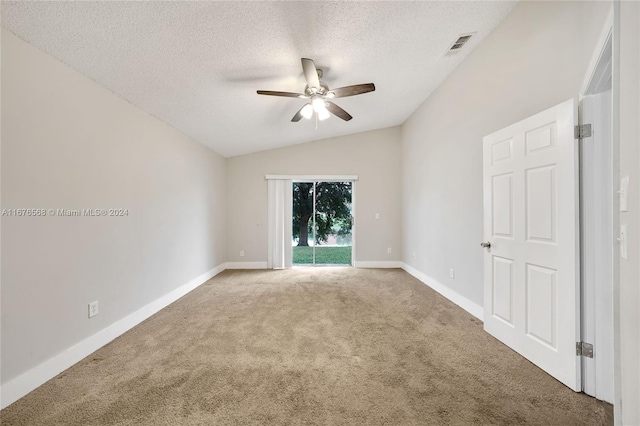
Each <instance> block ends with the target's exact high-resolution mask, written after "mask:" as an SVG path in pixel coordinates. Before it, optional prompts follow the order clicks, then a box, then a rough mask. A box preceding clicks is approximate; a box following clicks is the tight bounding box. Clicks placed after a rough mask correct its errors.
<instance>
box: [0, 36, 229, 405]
mask: <svg viewBox="0 0 640 426" xmlns="http://www.w3.org/2000/svg"><path fill="white" fill-rule="evenodd" d="M1 136H2V164H1V167H2V168H1V170H2V178H1V182H2V208H3V209H11V208H45V209H49V208H53V209H57V208H60V209H77V208H124V209H128V211H129V213H128V216H126V217H51V216H48V217H6V216H5V217H2V277H1V278H2V353H1V359H2V384H3V392H4V385H6V384H7V382H11V381H12V380H14V379H16V378H17V377H18V376H20V375H22V374H23V373H27V372H28V371H33V370H32V369H34V367H36V366H38V365H40V364H41V363H43V362H44V361H46V360H48V359H50V358H52V357H54V356H56V355H58V354H60V353H61V352H63V351H65V350H67V349H68V348H70V347H71V346H73V345H74V344H76V343H79V342H81V341H83V340H84V339H87V338H89V337H90V336H92V335H94V334H96V333H98V332H99V331H100V330H103V329H105V328H106V327H107V326H109V325H111V324H113V323H115V322H117V321H119V320H121V319H122V318H124V317H125V316H127V315H129V314H131V313H133V312H135V311H137V310H139V309H140V308H141V307H143V306H145V305H147V304H149V303H150V302H152V301H154V300H156V299H158V298H160V297H161V296H163V295H166V294H167V293H169V292H172V291H174V290H175V289H177V288H178V287H180V286H181V285H183V284H185V283H187V282H189V281H190V280H193V279H194V278H196V277H198V276H201V275H202V274H205V273H207V272H209V271H211V270H212V269H214V268H216V267H217V266H218V265H221V264H224V262H225V250H226V240H225V236H226V233H225V228H224V227H225V220H226V218H225V213H226V209H225V197H226V193H225V191H226V184H225V173H226V167H225V160H224V159H223V158H222V157H220V156H219V155H217V154H216V153H214V152H213V151H211V150H209V149H207V148H205V147H203V146H202V145H200V144H198V143H196V142H194V141H193V140H191V139H189V138H188V137H186V136H185V135H183V134H182V133H180V132H178V131H177V130H175V129H173V128H171V127H169V126H168V125H166V124H164V123H162V122H160V121H159V120H157V119H156V118H154V117H152V116H150V115H148V114H147V113H145V112H143V111H141V110H140V109H138V108H136V107H134V106H132V105H131V104H129V103H127V102H126V101H124V100H123V99H121V98H119V97H117V96H115V95H114V94H113V93H111V92H109V91H108V90H106V89H104V88H102V87H100V86H98V85H97V84H96V83H94V82H93V81H91V80H89V79H88V78H86V77H84V76H83V75H81V74H79V73H78V72H76V71H74V70H73V69H71V68H69V67H67V66H66V65H64V64H62V63H61V62H59V61H57V60H56V59H54V58H53V57H51V56H49V55H47V54H45V53H43V52H41V51H39V50H37V49H35V48H34V47H32V46H31V45H29V44H27V43H25V42H23V41H21V40H19V39H17V38H16V37H15V36H14V35H13V34H11V33H9V32H7V31H5V30H3V31H2V135H1ZM94 300H98V301H99V309H100V313H99V315H98V316H96V317H94V318H92V319H88V315H87V304H88V303H89V302H91V301H94ZM3 402H4V401H3ZM3 405H4V404H3Z"/></svg>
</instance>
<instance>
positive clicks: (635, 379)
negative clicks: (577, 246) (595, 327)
mask: <svg viewBox="0 0 640 426" xmlns="http://www.w3.org/2000/svg"><path fill="white" fill-rule="evenodd" d="M616 7H619V12H620V13H619V30H620V38H619V40H620V44H619V49H620V50H619V53H620V56H619V57H620V63H619V64H620V67H619V71H618V72H619V79H620V80H619V82H620V91H619V93H620V95H619V103H618V105H617V107H618V108H619V120H620V122H619V126H620V133H619V141H620V177H624V176H629V178H630V179H629V211H628V212H621V213H620V224H627V225H628V227H629V241H628V250H629V259H628V260H624V259H621V260H620V361H621V363H620V373H621V383H620V388H619V390H620V391H621V394H620V396H621V398H622V403H621V407H619V408H621V416H622V419H616V420H617V422H618V423H619V422H620V420H622V424H625V425H639V424H640V314H639V312H640V309H639V308H638V307H639V306H640V200H639V198H640V172H639V170H640V149H639V148H638V145H639V144H640V136H639V135H640V124H639V123H640V3H638V2H626V1H622V2H620V3H619V4H617V5H616ZM614 43H615V40H614ZM614 72H615V71H614Z"/></svg>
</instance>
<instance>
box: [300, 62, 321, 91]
mask: <svg viewBox="0 0 640 426" xmlns="http://www.w3.org/2000/svg"><path fill="white" fill-rule="evenodd" d="M302 71H303V72H304V78H305V79H306V80H307V86H309V87H315V88H316V89H319V88H320V79H318V70H317V69H316V64H315V63H314V62H313V59H309V58H302Z"/></svg>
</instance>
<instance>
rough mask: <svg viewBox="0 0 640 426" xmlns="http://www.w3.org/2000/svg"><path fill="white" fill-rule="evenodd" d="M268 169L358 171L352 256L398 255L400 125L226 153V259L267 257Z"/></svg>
mask: <svg viewBox="0 0 640 426" xmlns="http://www.w3.org/2000/svg"><path fill="white" fill-rule="evenodd" d="M271 174H273V175H358V177H359V180H358V181H357V182H356V205H355V207H356V211H355V215H356V242H355V244H356V261H398V260H400V174H401V168H400V128H398V127H393V128H389V129H383V130H375V131H372V132H365V133H359V134H355V135H350V136H342V137H337V138H332V139H326V140H323V141H318V142H311V143H307V144H302V145H297V146H294V147H290V148H281V149H275V150H270V151H264V152H259V153H255V154H249V155H243V156H239V157H233V158H229V159H227V194H228V198H227V200H228V205H227V218H228V220H227V232H228V233H227V241H228V242H229V244H228V250H227V260H228V261H229V262H266V260H267V226H266V221H267V181H266V180H265V175H271ZM376 213H380V219H375V214H376ZM389 247H391V250H392V253H391V254H389V253H387V248H389ZM240 250H244V252H245V256H244V257H239V252H240Z"/></svg>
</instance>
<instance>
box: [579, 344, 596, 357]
mask: <svg viewBox="0 0 640 426" xmlns="http://www.w3.org/2000/svg"><path fill="white" fill-rule="evenodd" d="M576 355H577V356H585V357H587V358H593V345H592V344H591V343H585V342H577V343H576Z"/></svg>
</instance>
